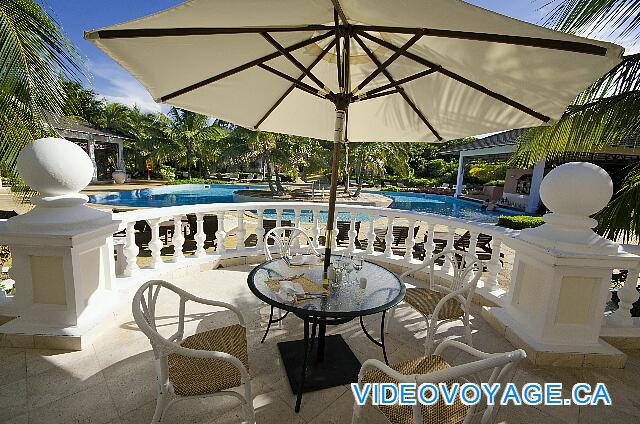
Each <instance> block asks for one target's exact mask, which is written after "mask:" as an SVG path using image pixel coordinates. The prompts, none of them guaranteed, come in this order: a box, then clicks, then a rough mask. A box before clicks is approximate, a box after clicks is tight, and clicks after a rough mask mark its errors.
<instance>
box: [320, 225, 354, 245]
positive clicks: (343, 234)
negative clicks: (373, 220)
mask: <svg viewBox="0 0 640 424" xmlns="http://www.w3.org/2000/svg"><path fill="white" fill-rule="evenodd" d="M355 224H356V225H355V226H356V239H355V240H354V243H355V246H356V248H357V249H362V242H361V241H360V224H361V222H360V221H356V223H355ZM337 226H338V235H337V236H336V245H338V246H344V245H347V246H348V245H349V231H351V222H350V221H338V222H337ZM325 231H326V227H325V228H324V229H323V230H322V231H321V234H323V235H320V236H319V237H318V243H319V245H320V246H324V243H325V237H324V233H325Z"/></svg>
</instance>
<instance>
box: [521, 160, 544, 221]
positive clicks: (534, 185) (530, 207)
mask: <svg viewBox="0 0 640 424" xmlns="http://www.w3.org/2000/svg"><path fill="white" fill-rule="evenodd" d="M545 163H546V161H545V160H544V158H542V159H540V160H539V161H538V162H537V163H536V164H535V165H534V167H533V175H532V176H531V188H530V189H529V200H527V207H526V209H525V212H527V213H535V212H536V211H537V210H538V205H540V184H541V183H542V179H543V178H544V166H545Z"/></svg>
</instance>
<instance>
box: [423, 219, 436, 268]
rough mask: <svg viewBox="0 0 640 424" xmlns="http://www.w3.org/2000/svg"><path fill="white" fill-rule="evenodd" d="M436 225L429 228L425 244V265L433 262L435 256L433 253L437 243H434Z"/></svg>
mask: <svg viewBox="0 0 640 424" xmlns="http://www.w3.org/2000/svg"><path fill="white" fill-rule="evenodd" d="M435 228H436V226H435V224H433V225H429V226H428V227H427V237H426V238H425V243H424V261H423V262H424V263H427V262H429V261H430V260H431V257H432V256H433V251H434V250H435V248H436V245H435V243H434V242H433V237H434V235H433V233H434V232H435Z"/></svg>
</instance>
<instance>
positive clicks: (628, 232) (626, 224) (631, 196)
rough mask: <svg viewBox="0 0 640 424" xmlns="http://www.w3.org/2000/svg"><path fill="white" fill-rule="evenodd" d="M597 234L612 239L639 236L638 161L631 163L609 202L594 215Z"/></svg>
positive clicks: (639, 163) (628, 238) (626, 239)
mask: <svg viewBox="0 0 640 424" xmlns="http://www.w3.org/2000/svg"><path fill="white" fill-rule="evenodd" d="M595 218H596V219H597V220H598V228H597V231H598V233H599V234H601V235H603V236H605V237H607V238H609V239H612V240H618V239H619V238H622V239H623V241H624V242H630V241H632V239H634V238H635V239H636V240H634V241H635V242H637V238H638V236H640V162H636V163H635V164H634V165H632V166H631V167H630V168H629V170H628V173H627V176H626V177H625V178H624V180H623V181H622V184H621V185H620V188H619V189H618V191H617V192H616V194H615V195H614V198H613V200H612V201H611V202H609V204H608V205H607V206H606V207H605V208H604V209H603V210H601V211H600V212H598V213H597V214H596V216H595Z"/></svg>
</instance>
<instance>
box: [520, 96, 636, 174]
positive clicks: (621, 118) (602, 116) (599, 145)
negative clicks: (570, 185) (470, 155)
mask: <svg viewBox="0 0 640 424" xmlns="http://www.w3.org/2000/svg"><path fill="white" fill-rule="evenodd" d="M638 133H640V91H632V92H628V93H623V94H619V95H617V96H612V97H606V98H603V99H600V100H596V101H594V102H591V103H587V104H584V105H574V106H571V107H569V108H568V110H567V112H566V113H565V114H564V115H563V116H562V118H561V119H560V120H559V121H558V122H557V123H556V124H555V125H552V126H549V127H539V128H534V129H532V130H530V131H527V132H525V133H524V134H523V135H521V136H520V137H519V138H518V140H517V143H518V151H517V153H516V154H515V155H514V156H513V157H512V159H511V162H512V163H514V164H516V165H519V166H530V165H532V164H534V163H536V162H537V161H538V160H540V159H542V158H546V159H548V160H553V159H558V158H562V157H563V156H564V155H566V154H567V153H569V154H570V153H575V152H587V153H588V152H597V151H599V150H602V149H603V148H604V147H606V146H609V145H611V144H614V143H616V142H618V141H620V140H623V139H625V138H627V137H630V136H633V135H636V134H638Z"/></svg>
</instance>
